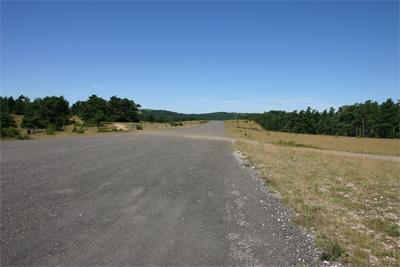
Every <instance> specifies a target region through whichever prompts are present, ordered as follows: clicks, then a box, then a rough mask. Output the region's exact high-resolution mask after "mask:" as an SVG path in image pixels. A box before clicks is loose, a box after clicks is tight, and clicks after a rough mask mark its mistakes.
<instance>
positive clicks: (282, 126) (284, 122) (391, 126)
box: [247, 98, 400, 138]
mask: <svg viewBox="0 0 400 267" xmlns="http://www.w3.org/2000/svg"><path fill="white" fill-rule="evenodd" d="M399 116H400V100H398V101H397V103H394V102H393V100H392V99H390V98H389V99H387V100H386V102H383V103H382V104H380V105H379V104H378V103H377V102H376V101H375V102H372V101H371V100H368V101H366V102H365V103H356V104H354V105H349V106H348V105H345V106H341V107H339V109H338V110H335V109H334V108H332V107H331V108H330V109H329V111H328V110H324V111H323V112H318V111H317V110H314V109H312V108H311V107H308V108H307V110H301V111H299V112H298V111H297V110H295V111H293V112H285V111H274V110H273V111H269V112H265V113H263V114H251V115H249V116H247V118H248V119H251V120H253V121H255V122H257V123H259V124H260V126H261V127H262V128H263V129H265V130H269V131H279V132H288V133H305V134H324V135H341V136H361V137H363V136H366V137H382V138H399V137H400V134H399V125H400V118H399Z"/></svg>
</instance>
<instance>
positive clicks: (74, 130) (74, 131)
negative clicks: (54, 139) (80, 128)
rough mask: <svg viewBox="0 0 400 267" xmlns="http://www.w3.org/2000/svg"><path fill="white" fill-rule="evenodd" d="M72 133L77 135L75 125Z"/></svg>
mask: <svg viewBox="0 0 400 267" xmlns="http://www.w3.org/2000/svg"><path fill="white" fill-rule="evenodd" d="M71 133H76V127H75V125H74V128H72V131H71Z"/></svg>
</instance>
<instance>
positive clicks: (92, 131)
mask: <svg viewBox="0 0 400 267" xmlns="http://www.w3.org/2000/svg"><path fill="white" fill-rule="evenodd" d="M12 116H13V118H14V119H15V121H16V122H17V125H19V124H20V123H21V122H22V117H23V116H22V115H12ZM71 119H75V121H76V122H78V123H80V124H82V123H83V121H82V120H81V119H80V118H79V117H77V116H73V117H72V118H71ZM115 123H117V124H121V125H124V126H125V127H126V128H128V129H129V126H130V124H137V125H140V126H142V127H143V131H153V130H162V129H171V128H183V127H195V126H199V125H201V124H202V123H204V122H203V121H185V122H182V123H183V126H175V127H171V126H170V124H168V123H150V122H140V123H132V122H115ZM73 128H74V125H72V124H71V125H66V126H64V127H63V130H62V131H57V132H56V133H55V134H54V135H47V134H46V130H45V129H33V130H32V133H31V134H29V135H28V134H27V130H26V129H21V128H20V127H18V129H19V130H20V131H21V135H26V136H29V137H30V138H31V139H44V138H60V137H73V136H87V135H102V134H117V133H127V132H134V131H133V130H124V131H111V129H112V128H116V126H115V125H114V123H113V122H107V123H103V126H102V127H100V128H101V129H103V130H108V132H98V128H97V127H83V129H84V131H85V132H84V133H76V132H75V133H73V132H72V129H73ZM76 128H80V126H76ZM2 140H4V141H7V140H15V138H7V137H6V138H2Z"/></svg>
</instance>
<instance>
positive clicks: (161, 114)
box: [140, 109, 248, 120]
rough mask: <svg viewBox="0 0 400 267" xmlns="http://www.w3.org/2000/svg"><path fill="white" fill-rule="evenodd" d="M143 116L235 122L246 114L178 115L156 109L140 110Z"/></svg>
mask: <svg viewBox="0 0 400 267" xmlns="http://www.w3.org/2000/svg"><path fill="white" fill-rule="evenodd" d="M140 111H141V112H142V113H143V115H144V116H149V115H153V116H154V118H161V117H164V118H165V119H171V118H189V117H190V118H193V119H199V120H235V119H240V118H243V117H244V116H246V115H248V114H247V113H235V112H213V113H203V114H185V113H178V112H173V111H168V110H156V109H141V110H140Z"/></svg>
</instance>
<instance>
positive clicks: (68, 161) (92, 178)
mask: <svg viewBox="0 0 400 267" xmlns="http://www.w3.org/2000/svg"><path fill="white" fill-rule="evenodd" d="M232 142H233V140H232V138H230V137H229V136H228V134H227V132H225V131H224V123H223V122H210V123H207V124H205V125H202V126H200V127H194V128H185V129H172V130H164V131H151V132H135V133H126V134H118V135H101V136H87V137H73V138H59V139H43V140H31V141H14V142H2V143H1V219H0V220H1V234H0V235H1V265H6V266H8V265H14V266H26V265H30V266H31V265H45V266H49V265H50V266H52V265H77V266H82V265H87V266H91V265H107V266H110V265H113V266H119V265H125V266H126V265H129V266H155V265H157V266H171V265H172V266H183V265H185V266H187V265H191V266H200V265H207V266H210V265H213V266H228V265H229V266H255V265H258V266H296V265H298V264H299V265H302V264H305V265H308V266H321V265H324V264H326V263H324V262H322V261H321V260H320V259H319V253H320V251H319V250H318V249H316V248H315V246H314V243H315V237H314V235H313V233H309V232H306V231H305V230H303V229H301V228H299V227H297V226H296V225H293V224H292V223H291V221H290V218H291V216H295V214H294V212H293V211H292V210H290V209H288V208H286V207H284V206H283V205H282V204H280V203H279V202H278V201H277V196H276V195H273V194H270V193H268V192H267V189H266V187H264V186H263V185H262V181H261V180H260V179H258V178H257V172H255V171H254V169H253V168H252V167H246V166H247V165H246V164H245V163H244V162H243V159H242V158H241V155H240V154H239V153H238V152H233V151H231V150H229V149H228V148H227V146H228V145H230V144H232Z"/></svg>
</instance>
